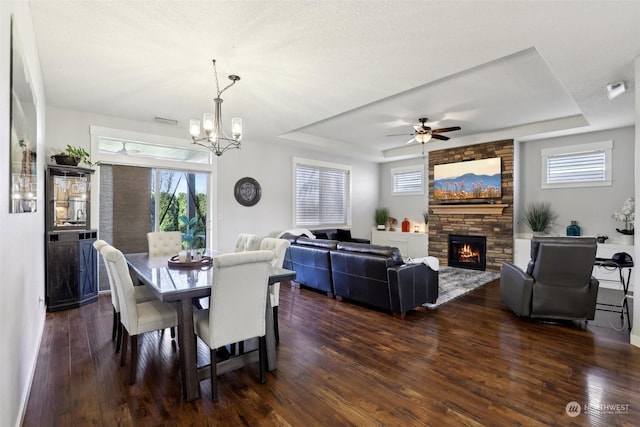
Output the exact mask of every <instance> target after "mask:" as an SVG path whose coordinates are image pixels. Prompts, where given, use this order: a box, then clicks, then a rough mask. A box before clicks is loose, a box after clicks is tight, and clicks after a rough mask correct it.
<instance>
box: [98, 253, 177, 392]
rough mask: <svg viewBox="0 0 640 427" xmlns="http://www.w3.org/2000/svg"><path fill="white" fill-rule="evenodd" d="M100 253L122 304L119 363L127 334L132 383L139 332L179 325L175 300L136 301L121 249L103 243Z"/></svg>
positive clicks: (121, 362)
mask: <svg viewBox="0 0 640 427" xmlns="http://www.w3.org/2000/svg"><path fill="white" fill-rule="evenodd" d="M101 253H102V255H103V256H104V259H105V261H106V263H107V268H109V269H110V270H111V276H112V278H113V282H114V284H115V288H116V289H117V293H118V302H119V303H120V308H121V310H120V321H121V323H122V326H123V329H122V352H121V353H120V366H124V364H125V360H126V357H127V342H128V337H130V340H131V366H130V368H129V369H130V371H129V384H133V383H135V381H136V368H137V365H138V335H140V334H143V333H145V332H151V331H157V330H161V329H166V328H172V327H176V326H177V325H178V315H177V312H176V307H175V305H174V304H168V303H165V302H162V301H160V300H157V299H154V300H153V301H145V302H137V301H136V298H135V289H134V286H133V281H132V280H131V275H130V273H129V267H128V266H127V261H126V260H125V258H124V255H123V254H122V252H120V251H119V250H118V249H116V248H114V247H112V246H105V247H103V248H102V250H101Z"/></svg>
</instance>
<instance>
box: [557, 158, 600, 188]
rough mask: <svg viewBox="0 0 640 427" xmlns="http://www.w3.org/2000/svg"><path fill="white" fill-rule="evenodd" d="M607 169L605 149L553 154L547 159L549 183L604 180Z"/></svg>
mask: <svg viewBox="0 0 640 427" xmlns="http://www.w3.org/2000/svg"><path fill="white" fill-rule="evenodd" d="M605 170H606V168H605V154H604V152H603V151H593V152H590V153H578V154H565V155H558V156H552V157H549V158H548V159H547V183H548V184H557V183H569V182H586V181H603V180H604V179H605V176H606V174H605Z"/></svg>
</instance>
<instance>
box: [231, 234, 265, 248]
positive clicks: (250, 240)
mask: <svg viewBox="0 0 640 427" xmlns="http://www.w3.org/2000/svg"><path fill="white" fill-rule="evenodd" d="M259 248H260V237H258V236H256V235H255V234H249V233H240V234H238V238H237V239H236V250H235V252H243V251H255V250H257V249H259Z"/></svg>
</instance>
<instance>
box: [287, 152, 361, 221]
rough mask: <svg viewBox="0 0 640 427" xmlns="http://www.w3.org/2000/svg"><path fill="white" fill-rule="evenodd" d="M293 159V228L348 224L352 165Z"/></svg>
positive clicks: (349, 218)
mask: <svg viewBox="0 0 640 427" xmlns="http://www.w3.org/2000/svg"><path fill="white" fill-rule="evenodd" d="M293 162H294V190H295V195H294V208H295V212H294V222H295V226H296V227H306V228H308V227H318V226H345V225H349V224H350V223H351V181H350V176H351V168H350V167H348V166H344V165H338V164H333V163H325V162H318V161H314V160H306V159H297V158H294V159H293Z"/></svg>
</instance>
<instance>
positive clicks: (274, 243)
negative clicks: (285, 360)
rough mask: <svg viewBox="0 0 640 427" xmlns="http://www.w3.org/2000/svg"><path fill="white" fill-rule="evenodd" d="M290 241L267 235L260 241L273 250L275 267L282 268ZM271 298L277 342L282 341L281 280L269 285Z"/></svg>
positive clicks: (264, 248)
mask: <svg viewBox="0 0 640 427" xmlns="http://www.w3.org/2000/svg"><path fill="white" fill-rule="evenodd" d="M289 245H290V243H289V241H288V240H285V239H275V238H273V237H265V238H264V239H262V241H261V242H260V249H263V250H269V251H273V255H274V258H273V261H272V263H271V265H272V266H273V267H279V268H282V264H283V263H284V255H285V254H286V252H287V248H288V247H289ZM269 298H270V300H271V307H273V330H274V333H275V336H276V342H280V331H279V328H278V306H279V305H280V282H278V283H274V284H273V285H271V286H270V287H269Z"/></svg>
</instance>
